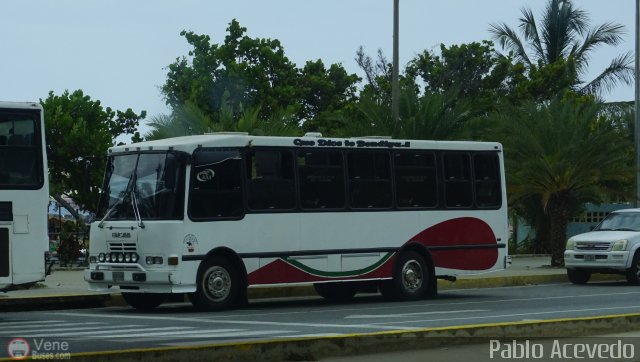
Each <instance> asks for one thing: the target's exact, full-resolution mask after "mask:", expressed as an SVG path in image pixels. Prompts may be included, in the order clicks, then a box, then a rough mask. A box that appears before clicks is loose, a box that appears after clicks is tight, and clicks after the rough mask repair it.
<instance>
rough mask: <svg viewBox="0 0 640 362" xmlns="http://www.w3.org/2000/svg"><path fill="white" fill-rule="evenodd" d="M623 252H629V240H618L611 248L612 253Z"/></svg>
mask: <svg viewBox="0 0 640 362" xmlns="http://www.w3.org/2000/svg"><path fill="white" fill-rule="evenodd" d="M622 250H627V240H624V239H623V240H618V241H616V242H614V243H613V246H612V247H611V251H622Z"/></svg>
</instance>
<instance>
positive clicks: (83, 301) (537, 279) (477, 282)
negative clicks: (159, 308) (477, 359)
mask: <svg viewBox="0 0 640 362" xmlns="http://www.w3.org/2000/svg"><path fill="white" fill-rule="evenodd" d="M591 280H592V281H621V280H624V278H623V277H622V276H620V275H606V274H596V275H593V277H592V279H591ZM566 282H568V279H567V275H566V274H549V275H526V276H508V277H492V278H464V279H458V280H457V281H455V282H449V281H446V280H438V290H441V291H442V290H454V289H472V288H498V287H513V286H527V285H538V284H551V283H566ZM248 294H249V299H250V300H251V299H272V298H293V297H312V296H313V297H315V296H317V293H316V291H315V289H314V288H313V286H311V285H305V286H293V287H274V288H251V289H249V292H248ZM185 300H186V298H185V297H184V296H183V295H175V296H172V297H171V298H170V300H169V301H170V302H174V303H180V302H184V301H185ZM126 305H127V303H126V302H125V301H124V299H123V298H122V295H121V294H120V293H119V292H114V293H103V294H75V295H39V296H30V297H9V298H6V299H2V298H0V312H5V311H25V310H50V309H68V308H95V307H121V306H126Z"/></svg>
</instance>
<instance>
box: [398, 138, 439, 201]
mask: <svg viewBox="0 0 640 362" xmlns="http://www.w3.org/2000/svg"><path fill="white" fill-rule="evenodd" d="M394 167H395V180H396V184H395V186H396V199H397V201H396V202H397V205H398V207H403V208H404V207H411V208H414V207H435V206H437V204H438V188H437V180H436V160H435V155H434V154H433V152H413V151H409V152H396V153H394Z"/></svg>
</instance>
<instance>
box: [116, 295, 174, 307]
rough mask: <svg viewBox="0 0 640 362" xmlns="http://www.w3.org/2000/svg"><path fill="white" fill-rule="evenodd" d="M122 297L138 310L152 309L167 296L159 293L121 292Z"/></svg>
mask: <svg viewBox="0 0 640 362" xmlns="http://www.w3.org/2000/svg"><path fill="white" fill-rule="evenodd" d="M122 299H124V301H125V302H127V304H129V305H130V306H132V307H134V308H135V309H138V310H152V309H155V308H157V307H158V306H159V305H160V304H162V303H163V302H164V301H165V300H166V299H167V296H166V295H165V294H160V293H122Z"/></svg>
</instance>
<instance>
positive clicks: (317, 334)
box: [275, 333, 348, 338]
mask: <svg viewBox="0 0 640 362" xmlns="http://www.w3.org/2000/svg"><path fill="white" fill-rule="evenodd" d="M347 335H348V334H345V333H311V334H294V335H290V334H289V335H286V336H275V337H276V338H313V337H339V336H347Z"/></svg>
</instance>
